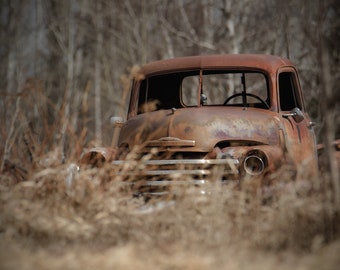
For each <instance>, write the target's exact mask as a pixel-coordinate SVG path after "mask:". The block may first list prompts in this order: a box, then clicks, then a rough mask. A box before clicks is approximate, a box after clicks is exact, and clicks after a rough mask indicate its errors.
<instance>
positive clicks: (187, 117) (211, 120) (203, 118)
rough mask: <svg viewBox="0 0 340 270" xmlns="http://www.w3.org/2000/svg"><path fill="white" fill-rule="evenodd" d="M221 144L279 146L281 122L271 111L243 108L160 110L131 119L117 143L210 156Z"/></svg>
mask: <svg viewBox="0 0 340 270" xmlns="http://www.w3.org/2000/svg"><path fill="white" fill-rule="evenodd" d="M222 141H249V142H254V143H258V144H266V145H274V144H278V143H279V118H278V117H277V114H276V113H274V112H271V111H268V110H263V109H256V108H242V107H227V106H226V107H208V106H206V107H193V108H182V109H171V110H160V111H155V112H149V113H145V114H140V115H137V116H136V117H133V118H130V119H129V120H128V121H127V122H126V123H125V124H124V125H123V126H122V129H121V133H120V138H119V142H118V143H119V145H122V144H126V145H128V146H129V147H130V148H131V147H132V146H133V145H147V144H150V143H151V146H152V145H154V146H159V145H162V144H161V142H168V145H169V146H172V147H171V149H168V150H170V151H179V149H181V151H183V147H185V151H199V152H209V151H211V150H212V149H213V148H214V147H215V145H216V144H217V143H219V142H222ZM157 142H160V143H158V144H157ZM163 145H164V144H163Z"/></svg>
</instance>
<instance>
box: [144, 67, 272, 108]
mask: <svg viewBox="0 0 340 270" xmlns="http://www.w3.org/2000/svg"><path fill="white" fill-rule="evenodd" d="M192 106H242V107H257V108H263V109H269V106H270V104H269V90H268V81H267V79H266V76H265V75H264V74H263V73H260V72H254V71H239V70H238V71H232V70H228V71H226V70H222V71H221V70H206V71H202V70H197V71H190V72H182V73H171V74H164V75H157V76H153V77H150V78H147V79H145V80H143V82H142V83H141V86H140V93H139V113H143V112H146V111H154V110H159V109H172V108H184V107H192Z"/></svg>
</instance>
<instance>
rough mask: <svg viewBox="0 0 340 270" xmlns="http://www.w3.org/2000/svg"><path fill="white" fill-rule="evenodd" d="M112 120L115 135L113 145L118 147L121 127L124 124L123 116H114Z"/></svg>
mask: <svg viewBox="0 0 340 270" xmlns="http://www.w3.org/2000/svg"><path fill="white" fill-rule="evenodd" d="M110 122H111V124H112V125H113V135H112V142H111V146H112V147H116V146H117V144H118V139H119V133H120V128H121V127H122V126H123V125H124V121H123V118H122V117H120V116H112V117H111V118H110Z"/></svg>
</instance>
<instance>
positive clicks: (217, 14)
mask: <svg viewBox="0 0 340 270" xmlns="http://www.w3.org/2000/svg"><path fill="white" fill-rule="evenodd" d="M0 3H1V6H0V56H1V62H0V78H1V80H0V95H1V99H0V119H1V124H2V128H1V130H0V141H1V142H3V143H1V144H0V154H1V156H2V157H3V160H5V159H8V158H13V157H16V158H19V159H33V158H34V157H33V156H32V153H33V152H34V153H35V154H37V151H38V152H39V150H37V149H39V147H41V146H42V145H43V148H42V149H41V150H40V154H44V153H46V152H48V151H54V150H55V149H58V151H59V152H60V153H59V154H60V155H61V158H65V157H70V156H78V155H79V154H80V152H81V149H82V147H83V146H84V145H89V144H96V145H97V144H100V145H102V144H104V145H108V144H110V142H111V136H112V125H111V123H110V117H111V116H114V115H115V116H117V115H118V116H123V117H124V116H125V110H126V101H127V98H128V94H127V93H126V89H127V86H126V78H128V74H129V73H130V70H131V68H132V67H133V66H136V65H142V64H145V63H147V62H149V61H153V60H159V59H164V58H169V57H177V56H186V55H196V54H218V53H265V54H275V55H280V56H284V57H288V58H290V59H291V60H292V61H293V62H294V63H295V64H296V65H297V67H298V69H299V72H300V79H301V83H302V88H303V91H304V95H305V102H306V105H307V110H308V112H309V113H310V115H311V117H312V119H313V120H315V121H316V122H317V123H318V124H317V127H316V131H317V134H318V141H319V142H323V140H328V141H331V140H332V139H334V137H339V136H340V128H339V122H340V119H339V115H340V113H339V111H340V109H339V103H340V98H339V97H340V91H339V85H338V83H337V82H338V81H339V78H340V69H339V61H340V44H339V42H340V20H339V19H338V18H339V17H340V4H339V1H336V0H333V1H332V0H287V1H269V0H243V1H239V0H201V1H197V0H174V1H173V0H171V1H170V0H124V1H109V0H97V1H90V0H83V1H80V0H79V1H76V0H75V1H56V0H48V1H42V0H26V1H19V0H1V2H0ZM124 89H125V90H124ZM124 91H125V92H124ZM325 133H326V134H327V136H324V134H325ZM23 146H25V147H28V148H30V149H28V151H23V150H22V149H23V148H22V147H23ZM32 148H34V151H32ZM2 166H4V164H2Z"/></svg>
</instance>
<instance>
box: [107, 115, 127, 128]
mask: <svg viewBox="0 0 340 270" xmlns="http://www.w3.org/2000/svg"><path fill="white" fill-rule="evenodd" d="M110 122H111V124H112V125H113V127H115V128H116V127H122V125H123V124H124V121H123V117H120V116H112V117H111V118H110Z"/></svg>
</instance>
